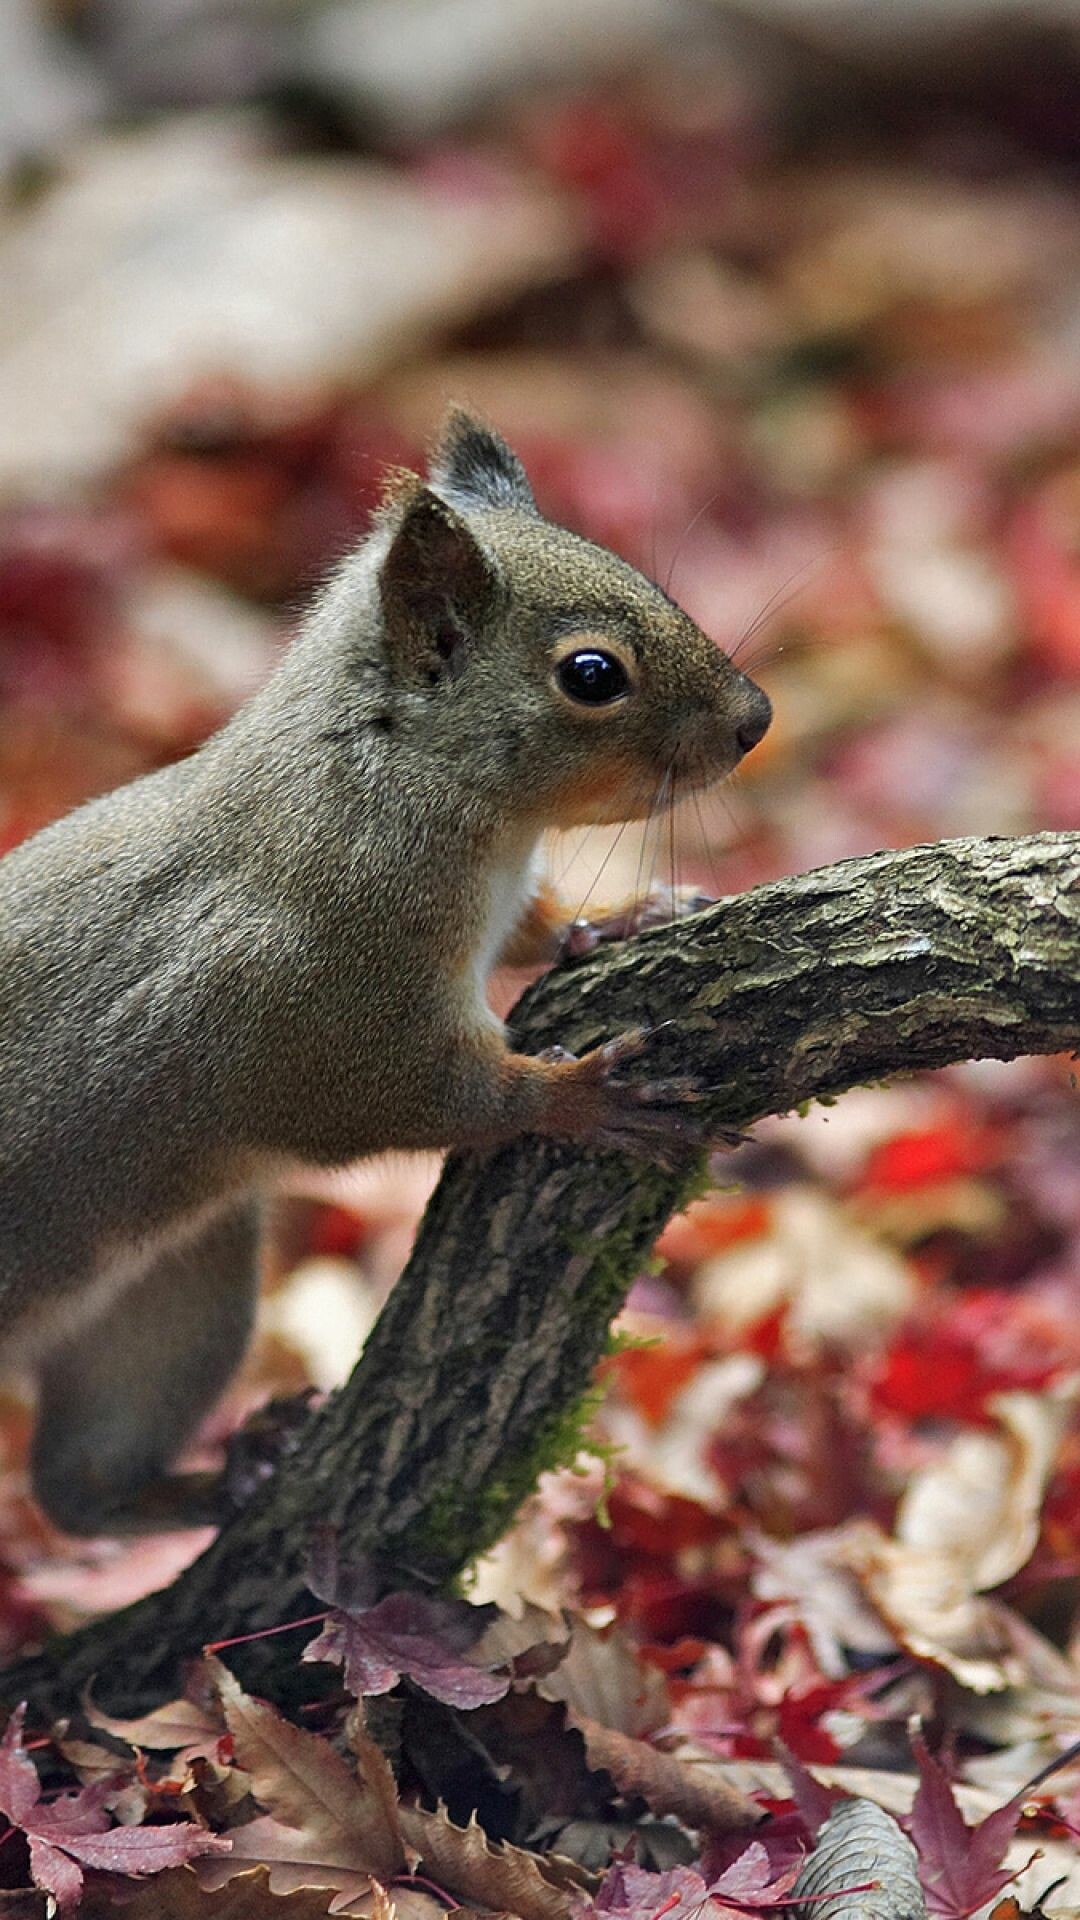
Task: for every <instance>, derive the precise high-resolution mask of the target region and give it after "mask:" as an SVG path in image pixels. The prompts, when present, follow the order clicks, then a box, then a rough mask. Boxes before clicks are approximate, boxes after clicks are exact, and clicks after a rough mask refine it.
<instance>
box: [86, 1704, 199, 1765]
mask: <svg viewBox="0 0 1080 1920" xmlns="http://www.w3.org/2000/svg"><path fill="white" fill-rule="evenodd" d="M80 1704H81V1706H82V1710H83V1712H84V1714H85V1715H86V1718H87V1719H88V1720H89V1722H90V1725H91V1726H92V1727H100V1728H101V1730H102V1732H103V1733H111V1734H113V1735H114V1736H115V1738H116V1739H117V1740H126V1741H127V1743H128V1745H129V1746H131V1747H146V1748H148V1749H149V1751H150V1752H152V1753H169V1752H172V1751H173V1750H174V1749H175V1748H178V1747H184V1748H189V1749H191V1750H192V1751H195V1750H196V1749H197V1750H199V1751H204V1750H206V1749H210V1750H211V1751H213V1750H214V1749H215V1748H216V1746H217V1743H218V1741H219V1740H220V1738H221V1731H222V1729H221V1721H220V1720H218V1719H215V1718H214V1716H213V1715H212V1714H209V1713H207V1712H206V1710H205V1708H203V1707H199V1706H196V1704H195V1702H194V1701H193V1700H170V1701H169V1703H168V1705H167V1706H163V1707H157V1708H155V1710H154V1712H153V1713H144V1714H143V1715H142V1717H141V1719H138V1720H117V1719H114V1718H113V1716H112V1715H111V1714H108V1713H105V1712H103V1711H102V1709H101V1708H100V1707H98V1706H95V1704H94V1702H93V1700H92V1699H91V1697H90V1694H89V1692H86V1693H84V1694H83V1696H82V1700H81V1702H80Z"/></svg>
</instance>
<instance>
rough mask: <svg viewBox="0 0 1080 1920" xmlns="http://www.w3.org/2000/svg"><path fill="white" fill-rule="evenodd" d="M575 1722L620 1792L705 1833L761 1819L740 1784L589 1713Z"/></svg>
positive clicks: (594, 1761)
mask: <svg viewBox="0 0 1080 1920" xmlns="http://www.w3.org/2000/svg"><path fill="white" fill-rule="evenodd" d="M574 1724H575V1725H576V1726H577V1727H578V1728H579V1729H580V1730H581V1732H582V1733H583V1734H584V1736H585V1751H586V1754H587V1755H588V1760H589V1765H590V1766H591V1767H603V1768H604V1769H605V1770H606V1772H608V1773H610V1775H611V1777H612V1779H613V1780H614V1782H615V1785H616V1786H617V1787H618V1789H619V1792H620V1793H622V1794H625V1795H627V1796H629V1795H632V1794H639V1795H640V1797H641V1798H642V1799H643V1800H644V1801H646V1802H647V1804H648V1805H649V1806H650V1807H651V1808H652V1810H653V1812H654V1813H659V1814H674V1816H675V1818H676V1819H677V1820H681V1821H683V1823H684V1825H686V1826H688V1827H697V1828H698V1829H700V1830H701V1831H702V1832H704V1833H725V1832H727V1831H728V1829H729V1828H731V1827H752V1826H755V1825H756V1824H757V1822H758V1821H759V1820H760V1819H761V1817H762V1809H761V1808H760V1807H758V1806H756V1805H755V1803H754V1801H752V1800H750V1799H748V1798H747V1797H746V1795H745V1794H742V1793H740V1792H739V1791H738V1788H736V1787H729V1786H728V1785H727V1784H726V1783H725V1782H723V1781H721V1780H712V1781H709V1780H702V1779H700V1778H699V1777H696V1776H695V1773H694V1771H693V1770H692V1769H691V1768H689V1767H687V1766H685V1765H684V1764H683V1762H682V1761H680V1760H677V1759H675V1758H674V1757H673V1756H672V1755H671V1754H667V1753H661V1752H659V1751H658V1749H657V1748H656V1747H651V1746H650V1745H649V1743H648V1741H646V1740H634V1739H632V1738H631V1737H630V1735H629V1734H625V1733H619V1732H618V1731H617V1729H615V1728H613V1727H602V1726H601V1725H600V1723H599V1721H598V1720H590V1719H589V1718H588V1717H587V1716H586V1715H584V1714H576V1715H575V1716H574Z"/></svg>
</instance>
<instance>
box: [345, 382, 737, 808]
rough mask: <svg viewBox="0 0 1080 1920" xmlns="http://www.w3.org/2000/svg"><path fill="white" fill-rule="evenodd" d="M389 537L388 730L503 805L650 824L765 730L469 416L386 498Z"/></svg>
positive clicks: (693, 631)
mask: <svg viewBox="0 0 1080 1920" xmlns="http://www.w3.org/2000/svg"><path fill="white" fill-rule="evenodd" d="M383 541H384V542H385V544H383V545H382V550H381V554H380V558H379V562H378V593H379V599H380V602H381V611H382V622H381V625H382V631H383V645H384V649H385V661H386V666H387V668H388V670H389V680H390V685H391V689H392V693H391V701H392V713H393V720H392V724H393V725H395V726H397V725H400V727H401V728H402V729H403V730H404V731H405V732H407V733H408V734H409V735H410V736H411V737H412V738H413V739H414V740H416V742H417V743H418V744H420V745H424V744H425V743H430V742H432V741H437V746H438V751H439V753H440V755H441V756H443V758H444V762H445V760H446V759H448V758H451V757H452V758H453V760H454V761H455V762H456V763H457V764H458V765H459V766H460V767H462V768H464V769H467V777H468V780H469V783H470V785H471V786H472V787H474V788H475V790H476V791H477V792H478V793H479V792H483V793H486V794H490V795H492V796H494V797H495V798H497V799H498V800H499V801H500V802H501V804H502V805H503V807H504V808H505V809H506V810H507V811H508V812H510V813H513V812H515V811H520V812H521V814H522V816H523V817H529V818H531V817H533V816H535V817H536V819H537V821H538V823H539V824H543V825H552V826H571V825H576V824H578V823H580V822H584V821H594V820H622V819H627V818H638V817H641V816H642V815H645V814H647V813H648V812H649V811H650V809H651V808H652V807H653V806H654V805H655V804H656V803H657V800H658V798H659V799H660V800H661V801H663V800H664V799H665V798H669V797H671V795H672V793H674V794H675V795H676V796H678V795H679V794H682V793H685V792H686V791H687V789H688V788H690V787H701V786H705V785H708V784H710V783H711V782H713V781H715V780H718V779H720V778H722V776H723V775H724V774H726V773H729V772H730V771H731V769H732V768H733V767H734V766H735V765H736V764H737V763H738V762H739V761H740V760H741V759H742V757H743V755H744V754H745V753H748V752H749V751H750V749H751V747H754V746H756V745H757V743H758V741H759V740H760V739H761V738H762V736H763V734H764V733H765V731H766V728H767V727H768V725H769V720H770V717H771V708H770V705H769V701H768V699H767V697H766V695H765V694H764V693H762V691H761V689H760V688H759V687H757V686H755V685H754V683H753V681H752V680H749V679H747V677H746V675H745V674H744V673H741V672H740V671H739V669H738V668H737V667H735V666H734V665H733V664H732V662H731V661H730V660H729V659H727V657H726V656H725V655H724V654H723V653H722V652H721V651H720V649H719V648H718V647H717V646H716V645H715V644H714V642H713V641H711V640H710V639H708V637H707V636H706V635H705V634H704V633H702V632H701V630H700V628H698V627H696V626H695V625H694V622H693V621H692V620H691V619H689V618H688V616H687V615H686V614H685V613H683V612H682V610H681V608H679V607H677V606H676V605H675V604H674V602H673V601H672V600H670V599H669V598H668V596H667V594H665V593H663V592H662V591H661V589H660V588H659V587H657V586H654V585H653V584H652V582H651V581H649V580H647V579H645V577H644V576H643V575H642V574H640V573H638V572H636V570H635V569H634V568H633V567H631V566H628V565H627V564H626V563H625V562H624V561H622V560H619V559H617V558H616V556H615V555H614V554H612V553H609V552H608V551H607V550H606V549H605V548H603V547H598V546H594V545H593V544H592V543H591V542H590V541H588V540H583V539H581V538H579V537H578V536H577V535H576V534H573V533H569V532H567V531H566V530H565V529H564V528H562V527H558V526H555V525H553V523H552V522H551V521H549V520H545V519H543V518H542V516H541V515H540V513H539V512H538V510H537V507H536V503H535V501H534V499H533V496H532V492H531V490H530V487H529V483H528V480H527V478H526V476H525V471H524V468H523V467H522V465H521V463H520V461H519V460H518V459H517V456H516V455H515V454H514V453H513V452H512V451H511V450H510V448H509V447H508V446H507V445H506V444H505V442H504V441H503V440H501V439H500V438H499V436H498V435H497V434H496V433H493V432H492V431H491V430H490V428H488V427H486V426H483V425H481V424H480V423H478V422H477V421H475V420H473V419H471V418H470V417H469V416H467V415H465V414H460V413H459V414H454V415H453V416H452V417H451V419H450V421H449V424H448V426H447V428H446V430H445V432H444V434H443V436H442V439H441V440H440V442H439V444H438V447H437V448H436V451H435V453H434V456H433V458H432V462H431V471H430V478H429V480H428V481H427V483H426V484H425V483H422V482H420V481H418V480H414V479H412V478H411V477H410V478H408V479H406V480H404V481H403V482H402V483H401V485H400V486H399V487H398V488H397V489H396V490H395V492H394V493H393V494H392V496H391V499H390V501H389V503H388V506H387V509H386V520H385V527H384V533H383ZM436 718H437V724H436V725H434V726H433V722H435V721H436Z"/></svg>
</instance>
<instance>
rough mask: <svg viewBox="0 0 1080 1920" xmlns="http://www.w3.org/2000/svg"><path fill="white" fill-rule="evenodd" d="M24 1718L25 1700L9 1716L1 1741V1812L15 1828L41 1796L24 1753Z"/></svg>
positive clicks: (23, 1820)
mask: <svg viewBox="0 0 1080 1920" xmlns="http://www.w3.org/2000/svg"><path fill="white" fill-rule="evenodd" d="M25 1718H26V1702H25V1701H24V1702H23V1704H22V1706H21V1707H16V1709H15V1711H14V1713H13V1714H12V1715H11V1717H10V1719H9V1720H8V1723H7V1726H6V1727H5V1729H4V1738H3V1740H0V1812H3V1813H5V1814H6V1815H7V1817H8V1819H9V1820H10V1821H11V1824H12V1826H15V1827H21V1826H23V1825H24V1824H25V1822H26V1819H27V1816H28V1814H29V1813H30V1812H31V1811H32V1809H33V1808H34V1807H36V1805H37V1803H38V1800H39V1798H40V1796H41V1782H40V1780H39V1779H38V1776H37V1768H36V1767H35V1765H34V1763H33V1761H32V1760H31V1759H30V1757H29V1755H28V1754H27V1753H25V1752H24V1751H23V1743H22V1730H23V1721H24V1720H25Z"/></svg>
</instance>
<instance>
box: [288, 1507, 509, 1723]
mask: <svg viewBox="0 0 1080 1920" xmlns="http://www.w3.org/2000/svg"><path fill="white" fill-rule="evenodd" d="M369 1579H370V1570H369V1569H367V1568H364V1567H343V1566H339V1564H338V1561H337V1554H336V1548H335V1544H334V1542H333V1540H332V1539H329V1538H323V1539H321V1540H320V1541H319V1542H318V1544H317V1549H316V1552H315V1554H314V1555H313V1556H312V1562H311V1565H310V1566H309V1569H308V1584H309V1586H310V1587H311V1590H312V1592H313V1593H315V1594H317V1595H318V1597H319V1599H320V1600H327V1601H329V1602H330V1607H331V1610H330V1612H329V1613H328V1614H327V1617H326V1624H325V1626H324V1628H323V1630H322V1632H321V1633H320V1634H319V1635H318V1636H317V1638H316V1639H314V1640H312V1641H311V1643H310V1645H309V1646H306V1647H305V1648H304V1652H303V1655H302V1658H303V1659H305V1660H329V1661H332V1662H333V1663H334V1664H335V1665H340V1666H343V1667H344V1669H345V1684H346V1686H347V1687H348V1688H349V1690H350V1692H351V1693H354V1694H355V1695H356V1697H357V1699H363V1698H364V1697H365V1696H367V1695H370V1694H374V1693H389V1691H390V1688H391V1687H396V1686H397V1683H398V1681H399V1680H400V1679H401V1677H402V1675H403V1674H404V1675H406V1676H407V1677H408V1679H410V1680H412V1681H413V1682H415V1684H416V1685H417V1686H418V1687H422V1688H423V1690H424V1692H425V1693H430V1694H431V1696H432V1698H433V1699H434V1700H442V1701H443V1702H444V1704H445V1705H446V1706H448V1707H461V1708H465V1709H467V1708H470V1707H483V1706H488V1705H490V1704H491V1702H492V1701H493V1700H501V1699H502V1697H503V1694H504V1693H506V1692H507V1691H508V1689H509V1686H510V1676H509V1674H506V1673H503V1674H494V1673H491V1672H489V1671H486V1670H485V1669H484V1668H483V1667H481V1666H477V1665H474V1664H473V1663H472V1662H470V1661H469V1660H468V1659H466V1658H465V1657H464V1656H465V1654H466V1652H467V1650H468V1649H469V1648H470V1647H472V1646H473V1645H474V1644H475V1643H476V1641H477V1640H478V1639H479V1637H480V1634H481V1633H482V1632H483V1630H484V1628H485V1627H486V1626H487V1624H488V1622H489V1620H490V1618H491V1609H490V1608H483V1607H470V1606H469V1605H468V1604H467V1603H466V1602H465V1601H463V1600H454V1599H451V1598H449V1597H447V1596H445V1595H442V1594H423V1593H388V1594H386V1595H385V1597H384V1598H383V1599H382V1600H379V1601H378V1602H376V1604H375V1605H374V1606H369V1605H365V1600H366V1598H367V1592H368V1583H369Z"/></svg>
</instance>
